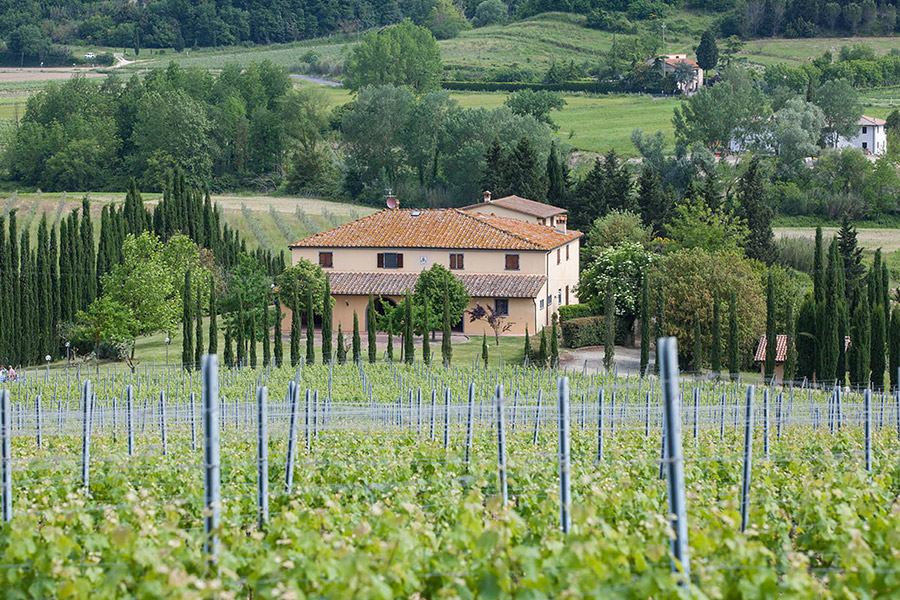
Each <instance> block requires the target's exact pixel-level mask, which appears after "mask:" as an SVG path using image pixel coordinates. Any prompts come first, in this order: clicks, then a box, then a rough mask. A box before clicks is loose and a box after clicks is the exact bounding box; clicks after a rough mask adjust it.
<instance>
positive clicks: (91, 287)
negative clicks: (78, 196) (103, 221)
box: [81, 196, 97, 308]
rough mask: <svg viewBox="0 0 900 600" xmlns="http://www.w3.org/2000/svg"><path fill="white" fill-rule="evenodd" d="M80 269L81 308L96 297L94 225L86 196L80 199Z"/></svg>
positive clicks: (89, 202) (85, 306)
mask: <svg viewBox="0 0 900 600" xmlns="http://www.w3.org/2000/svg"><path fill="white" fill-rule="evenodd" d="M81 252H82V263H81V269H82V273H83V274H84V281H83V282H82V284H83V286H84V287H82V288H81V290H82V301H81V306H82V308H87V307H88V306H90V304H91V302H93V301H94V298H96V297H97V271H96V267H97V259H96V253H95V252H94V226H93V224H92V223H91V201H90V200H88V198H87V196H85V197H84V199H83V200H82V201H81Z"/></svg>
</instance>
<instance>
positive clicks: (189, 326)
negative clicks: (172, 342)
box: [181, 269, 194, 370]
mask: <svg viewBox="0 0 900 600" xmlns="http://www.w3.org/2000/svg"><path fill="white" fill-rule="evenodd" d="M181 304H182V313H181V336H182V337H181V365H182V367H183V368H185V369H188V370H190V368H191V364H192V363H193V361H194V327H193V325H194V315H193V314H192V312H191V311H192V309H193V308H194V299H193V298H192V297H191V271H190V269H188V270H187V271H185V272H184V287H183V288H182V290H181Z"/></svg>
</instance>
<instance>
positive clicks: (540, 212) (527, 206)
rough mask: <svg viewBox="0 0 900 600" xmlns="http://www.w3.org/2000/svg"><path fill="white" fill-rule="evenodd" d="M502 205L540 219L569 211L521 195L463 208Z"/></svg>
mask: <svg viewBox="0 0 900 600" xmlns="http://www.w3.org/2000/svg"><path fill="white" fill-rule="evenodd" d="M491 205H494V206H500V207H502V208H507V209H509V210H514V211H517V212H520V213H523V214H526V215H531V216H533V217H538V218H539V219H546V218H548V217H552V216H554V215H564V214H566V213H567V212H569V211H567V210H566V209H564V208H560V207H558V206H552V205H550V204H545V203H543V202H535V201H534V200H529V199H528V198H521V197H519V196H506V197H504V198H497V199H496V200H488V201H487V202H479V203H478V204H470V205H469V206H464V207H463V208H462V210H470V209H472V208H477V207H479V206H491Z"/></svg>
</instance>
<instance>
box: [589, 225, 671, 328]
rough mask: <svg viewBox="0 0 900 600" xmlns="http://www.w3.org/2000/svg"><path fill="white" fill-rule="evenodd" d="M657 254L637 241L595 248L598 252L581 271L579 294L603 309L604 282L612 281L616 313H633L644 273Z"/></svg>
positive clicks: (605, 283)
mask: <svg viewBox="0 0 900 600" xmlns="http://www.w3.org/2000/svg"><path fill="white" fill-rule="evenodd" d="M656 260H657V256H656V255H655V254H653V253H651V252H649V251H647V250H645V249H644V247H643V246H642V245H641V244H639V243H636V242H629V241H625V242H621V243H619V244H616V245H615V246H609V247H606V248H601V249H599V250H597V255H596V257H595V258H594V260H593V261H592V262H591V263H590V264H589V265H588V267H587V268H586V269H585V270H584V271H582V272H581V279H580V281H579V284H578V298H579V299H580V300H581V302H582V303H590V304H591V305H592V306H593V307H594V308H595V310H597V311H601V312H602V310H603V304H604V299H605V297H606V287H607V284H608V283H610V282H612V289H613V293H614V294H615V296H616V314H617V315H618V316H620V317H629V318H630V317H634V316H635V315H636V314H637V313H638V311H639V310H640V297H641V282H642V281H643V277H644V273H645V272H646V270H647V269H648V268H649V267H651V266H652V265H653V264H654V263H655V262H656Z"/></svg>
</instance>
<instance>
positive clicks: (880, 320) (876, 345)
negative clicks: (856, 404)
mask: <svg viewBox="0 0 900 600" xmlns="http://www.w3.org/2000/svg"><path fill="white" fill-rule="evenodd" d="M879 270H880V269H879ZM869 319H870V327H869V329H870V331H871V334H870V338H869V339H870V340H871V355H870V357H869V367H870V368H871V370H872V387H873V388H874V389H875V390H876V391H880V390H881V389H882V388H884V370H885V368H886V367H887V365H886V364H885V339H884V322H885V317H884V307H883V306H882V305H881V304H880V303H878V304H875V305H874V306H872V311H871V315H870V317H869ZM851 339H852V338H851Z"/></svg>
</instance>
